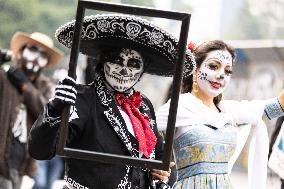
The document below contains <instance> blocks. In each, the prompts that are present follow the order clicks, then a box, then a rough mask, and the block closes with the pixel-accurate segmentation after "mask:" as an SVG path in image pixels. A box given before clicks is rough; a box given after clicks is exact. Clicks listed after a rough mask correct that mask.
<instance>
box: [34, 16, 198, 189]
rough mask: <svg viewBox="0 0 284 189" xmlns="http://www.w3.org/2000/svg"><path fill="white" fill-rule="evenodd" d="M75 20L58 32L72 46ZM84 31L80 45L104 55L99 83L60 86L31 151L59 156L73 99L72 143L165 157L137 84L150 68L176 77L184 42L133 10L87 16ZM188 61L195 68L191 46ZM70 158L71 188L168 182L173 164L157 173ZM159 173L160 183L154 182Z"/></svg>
mask: <svg viewBox="0 0 284 189" xmlns="http://www.w3.org/2000/svg"><path fill="white" fill-rule="evenodd" d="M74 25H75V24H74V21H73V22H71V23H70V22H69V23H67V24H65V25H63V26H61V27H60V28H59V29H58V30H57V31H56V37H57V39H58V40H59V42H60V43H62V44H64V45H65V46H67V47H71V40H70V39H71V38H72V33H73V29H74ZM94 26H95V27H94ZM83 30H84V31H83V33H85V34H86V35H83V36H81V37H82V40H81V47H80V51H81V52H82V53H84V54H87V55H88V56H91V57H94V58H95V60H96V61H95V64H96V65H95V66H96V70H95V72H96V73H95V77H94V81H93V82H92V83H90V84H88V85H78V84H75V81H74V80H73V79H72V78H69V77H67V78H65V79H64V80H63V81H62V82H61V83H59V84H58V85H57V89H56V94H55V97H54V98H53V99H52V100H51V101H50V102H49V103H48V104H47V105H46V106H45V108H44V112H43V113H42V114H41V115H40V116H39V118H38V120H37V122H36V123H35V124H34V126H33V128H32V129H31V132H30V138H29V139H30V140H29V151H30V154H31V155H32V156H33V157H34V158H36V159H47V158H51V157H53V156H54V155H55V148H56V146H55V144H56V140H57V138H56V136H57V131H58V129H59V123H60V119H61V118H60V115H61V111H62V108H63V107H64V106H65V105H66V104H70V105H72V106H71V113H70V114H71V115H70V117H69V130H68V131H69V132H68V139H67V144H66V146H67V147H71V148H79V149H82V150H90V151H96V152H105V153H111V154H118V155H126V156H131V157H137V158H151V159H159V158H161V156H162V140H161V137H160V135H159V134H158V131H157V127H156V122H155V113H154V108H153V106H152V104H151V102H150V101H149V100H148V99H147V98H146V97H145V96H144V95H141V94H140V92H139V91H137V90H135V89H134V86H135V84H136V83H137V82H138V81H139V79H140V77H141V76H142V74H143V73H144V72H146V73H150V74H155V75H161V76H170V75H173V70H174V61H175V53H176V47H177V40H176V39H175V38H174V37H173V36H172V35H170V34H169V33H167V32H166V31H164V30H162V29H161V28H158V27H157V26H155V25H153V24H151V23H149V22H148V21H146V20H144V19H141V18H137V17H134V16H129V15H116V14H115V15H95V16H93V15H92V16H87V17H85V19H84V22H83ZM94 33H95V35H93V34H94ZM153 36H154V37H153ZM155 37H159V38H155ZM164 44H169V46H165V45H164ZM169 47H170V48H169ZM185 64H186V65H187V66H188V67H189V68H190V67H193V66H194V64H193V59H192V56H191V54H190V53H189V52H187V54H186V61H185ZM191 71H192V69H189V70H188V73H187V74H190V72H191ZM65 161H66V164H65V165H66V173H65V174H66V175H65V180H66V185H65V188H69V189H78V188H90V189H97V188H98V189H101V188H106V189H108V188H112V189H115V188H117V189H126V188H129V189H130V188H131V189H134V188H137V189H138V188H140V189H149V188H150V187H151V186H152V187H155V188H157V189H158V188H168V186H167V185H166V180H167V179H168V177H169V176H170V170H169V171H163V170H151V171H150V170H148V169H143V168H139V167H133V166H128V165H116V164H110V163H100V162H92V161H85V160H78V159H72V158H66V159H65ZM151 177H152V178H153V179H158V180H160V181H158V182H155V184H154V182H153V183H152V184H151Z"/></svg>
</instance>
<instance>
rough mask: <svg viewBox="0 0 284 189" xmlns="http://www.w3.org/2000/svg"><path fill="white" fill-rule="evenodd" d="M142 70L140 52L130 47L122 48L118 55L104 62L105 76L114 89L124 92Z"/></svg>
mask: <svg viewBox="0 0 284 189" xmlns="http://www.w3.org/2000/svg"><path fill="white" fill-rule="evenodd" d="M143 70H144V64H143V59H142V56H141V54H140V53H138V52H137V51H135V50H131V49H122V50H121V52H120V53H119V55H118V56H117V57H115V58H113V60H112V61H108V62H106V63H105V64H104V73H105V78H106V81H107V82H108V84H109V85H110V86H111V87H112V88H113V89H114V90H116V91H119V92H124V91H127V90H128V89H130V88H132V87H133V86H134V85H135V84H136V83H137V81H138V80H139V78H140V76H141V74H142V73H143Z"/></svg>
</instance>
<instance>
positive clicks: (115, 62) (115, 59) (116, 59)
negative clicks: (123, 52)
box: [111, 57, 123, 66]
mask: <svg viewBox="0 0 284 189" xmlns="http://www.w3.org/2000/svg"><path fill="white" fill-rule="evenodd" d="M111 62H112V63H114V64H117V65H121V66H122V65H123V59H122V58H121V57H116V58H113V59H112V60H111Z"/></svg>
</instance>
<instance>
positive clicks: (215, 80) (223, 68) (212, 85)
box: [197, 50, 233, 97]
mask: <svg viewBox="0 0 284 189" xmlns="http://www.w3.org/2000/svg"><path fill="white" fill-rule="evenodd" d="M232 64H233V60H232V56H231V54H230V53H229V52H228V51H224V50H215V51H211V52H209V53H208V54H207V57H206V59H205V60H204V61H203V62H202V64H201V66H200V68H199V70H198V74H197V84H198V87H199V89H200V90H202V91H203V92H204V93H205V94H207V95H208V96H210V97H216V96H218V95H219V94H221V93H223V92H224V90H225V89H226V87H227V86H228V84H229V82H230V79H231V74H232Z"/></svg>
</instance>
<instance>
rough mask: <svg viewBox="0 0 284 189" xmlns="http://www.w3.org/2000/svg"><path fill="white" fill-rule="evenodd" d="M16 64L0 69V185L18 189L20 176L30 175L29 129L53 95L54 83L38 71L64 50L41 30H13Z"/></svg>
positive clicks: (53, 62)
mask: <svg viewBox="0 0 284 189" xmlns="http://www.w3.org/2000/svg"><path fill="white" fill-rule="evenodd" d="M11 51H12V52H13V54H14V56H15V60H16V66H11V67H10V68H9V70H8V71H7V72H6V71H5V70H4V69H2V68H1V69H0V95H1V97H0V105H1V111H0V123H1V124H0V128H1V129H0V130H1V132H0V188H1V189H19V188H20V186H21V181H22V176H23V175H29V176H32V174H33V172H34V169H35V160H34V159H32V158H31V157H30V156H29V154H28V150H27V137H28V132H29V130H30V128H31V126H32V124H33V122H34V121H35V120H36V118H37V116H38V115H39V113H40V111H41V109H42V108H43V106H44V104H46V103H47V102H48V99H49V98H50V97H51V96H52V94H51V93H52V88H53V84H52V82H51V80H50V79H49V78H47V77H46V76H44V75H41V71H42V70H43V69H44V68H45V67H46V66H47V65H48V66H52V65H55V64H57V63H58V62H59V61H60V59H62V58H63V53H62V52H61V51H59V50H58V49H56V48H55V47H53V41H52V40H51V39H50V38H49V37H48V36H46V35H45V34H42V33H37V32H35V33H32V34H31V35H30V34H27V33H24V32H16V33H15V34H14V35H13V37H12V39H11Z"/></svg>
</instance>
